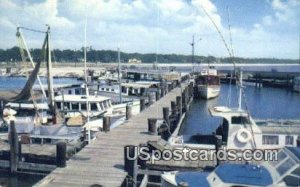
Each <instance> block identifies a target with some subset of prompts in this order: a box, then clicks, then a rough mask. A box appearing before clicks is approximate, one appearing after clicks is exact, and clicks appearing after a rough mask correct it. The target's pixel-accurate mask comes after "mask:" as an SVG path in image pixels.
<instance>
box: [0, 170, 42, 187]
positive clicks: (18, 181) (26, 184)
mask: <svg viewBox="0 0 300 187" xmlns="http://www.w3.org/2000/svg"><path fill="white" fill-rule="evenodd" d="M41 179H42V176H33V175H18V176H9V175H8V174H7V173H5V172H4V171H0V186H1V187H2V186H5V187H6V186H7V187H17V186H20V187H30V186H32V185H33V184H35V183H37V182H38V181H39V180H41Z"/></svg>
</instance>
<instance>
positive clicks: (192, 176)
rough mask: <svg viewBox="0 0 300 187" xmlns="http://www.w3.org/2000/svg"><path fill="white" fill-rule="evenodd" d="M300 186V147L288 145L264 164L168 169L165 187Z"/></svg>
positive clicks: (163, 176) (164, 182)
mask: <svg viewBox="0 0 300 187" xmlns="http://www.w3.org/2000/svg"><path fill="white" fill-rule="evenodd" d="M175 186H189V187H199V186H201V187H210V186H213V187H221V186H222V187H225V186H300V147H285V148H283V149H281V150H280V151H279V152H278V153H277V159H276V157H275V158H274V159H273V161H271V160H270V161H264V162H262V163H261V164H260V165H255V164H249V163H246V164H233V163H224V164H221V165H219V166H218V167H216V168H215V169H214V171H212V172H205V171H185V172H179V171H175V172H166V173H164V174H163V175H162V187H175Z"/></svg>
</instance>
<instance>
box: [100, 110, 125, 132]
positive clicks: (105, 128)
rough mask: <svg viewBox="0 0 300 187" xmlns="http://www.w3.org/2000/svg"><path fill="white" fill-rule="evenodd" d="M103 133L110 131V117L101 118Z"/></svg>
mask: <svg viewBox="0 0 300 187" xmlns="http://www.w3.org/2000/svg"><path fill="white" fill-rule="evenodd" d="M126 111H127V110H126ZM103 131H104V132H109V131H110V117H109V116H105V117H104V118H103Z"/></svg>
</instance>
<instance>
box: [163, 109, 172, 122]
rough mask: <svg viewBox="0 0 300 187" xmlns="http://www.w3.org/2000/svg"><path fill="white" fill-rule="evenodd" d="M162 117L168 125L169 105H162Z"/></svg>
mask: <svg viewBox="0 0 300 187" xmlns="http://www.w3.org/2000/svg"><path fill="white" fill-rule="evenodd" d="M163 119H164V120H165V122H166V123H167V125H168V126H169V125H170V117H169V107H163Z"/></svg>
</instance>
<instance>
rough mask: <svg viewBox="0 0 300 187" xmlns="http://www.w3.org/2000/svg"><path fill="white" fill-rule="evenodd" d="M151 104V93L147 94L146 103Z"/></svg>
mask: <svg viewBox="0 0 300 187" xmlns="http://www.w3.org/2000/svg"><path fill="white" fill-rule="evenodd" d="M152 104H153V100H152V95H151V93H149V94H148V105H149V106H150V105H152Z"/></svg>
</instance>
